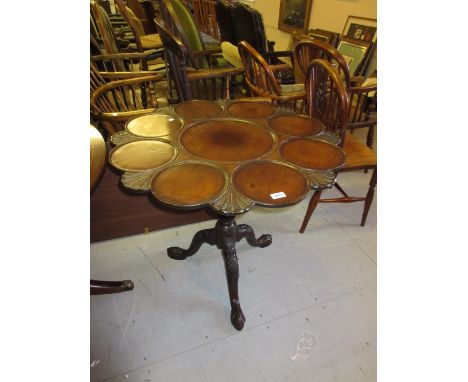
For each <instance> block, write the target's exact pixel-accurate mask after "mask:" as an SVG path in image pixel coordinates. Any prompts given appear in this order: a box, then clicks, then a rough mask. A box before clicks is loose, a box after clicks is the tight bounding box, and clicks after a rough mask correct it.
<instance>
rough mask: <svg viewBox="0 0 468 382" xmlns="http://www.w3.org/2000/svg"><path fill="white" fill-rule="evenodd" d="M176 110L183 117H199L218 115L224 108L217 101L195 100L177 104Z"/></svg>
mask: <svg viewBox="0 0 468 382" xmlns="http://www.w3.org/2000/svg"><path fill="white" fill-rule="evenodd" d="M174 111H175V112H176V113H177V114H179V115H180V116H181V117H184V118H190V119H198V118H213V117H216V116H218V115H220V114H221V113H222V112H223V108H222V107H221V105H219V104H217V103H215V102H211V101H204V100H193V101H192V102H182V103H179V104H177V105H175V106H174Z"/></svg>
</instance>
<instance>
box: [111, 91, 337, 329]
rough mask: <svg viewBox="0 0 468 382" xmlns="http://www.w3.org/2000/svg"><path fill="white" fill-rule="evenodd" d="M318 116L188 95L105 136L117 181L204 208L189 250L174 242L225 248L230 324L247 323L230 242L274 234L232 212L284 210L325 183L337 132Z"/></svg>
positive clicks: (182, 254)
mask: <svg viewBox="0 0 468 382" xmlns="http://www.w3.org/2000/svg"><path fill="white" fill-rule="evenodd" d="M325 130H326V129H325V126H324V125H323V124H322V123H321V122H320V121H318V120H315V119H311V118H308V117H306V116H302V115H298V114H294V113H292V112H288V111H285V110H282V109H276V108H274V107H273V106H271V105H270V104H269V103H267V102H264V101H252V100H248V101H245V100H240V101H202V100H193V101H187V102H183V103H180V104H177V105H175V106H171V107H168V108H164V109H161V110H159V111H158V112H157V113H154V114H148V115H145V116H140V117H138V118H135V119H133V120H131V121H129V122H128V123H127V125H126V127H125V130H124V131H121V132H118V133H116V134H114V135H113V136H112V137H111V138H110V139H111V142H112V143H113V144H114V145H115V148H114V149H112V151H111V152H110V153H109V161H110V163H111V164H112V165H113V166H114V167H115V168H117V169H119V170H121V171H122V172H123V174H122V177H121V183H122V184H123V185H124V186H125V187H127V188H130V189H132V190H137V191H146V192H151V193H152V194H153V195H154V196H155V197H156V198H157V199H158V200H159V201H161V202H162V203H164V204H166V205H168V206H171V207H173V208H201V207H206V206H209V207H211V208H212V209H213V210H214V211H216V213H217V214H218V221H217V223H216V226H215V227H214V228H212V229H204V230H201V231H199V232H197V233H196V234H195V236H194V237H193V240H192V242H191V244H190V247H189V248H188V249H182V248H179V247H171V248H168V249H167V253H168V255H169V257H171V258H172V259H176V260H183V259H185V258H187V257H188V256H192V255H194V254H195V253H196V252H197V251H198V249H199V248H200V247H201V245H202V244H203V243H207V244H210V245H216V246H217V247H218V248H219V249H220V250H221V253H222V256H223V259H224V264H225V269H226V277H227V283H228V290H229V298H230V303H231V322H232V324H233V326H234V327H235V328H236V329H237V330H241V329H242V328H243V327H244V322H245V316H244V314H243V312H242V309H241V306H240V302H239V293H238V278H239V266H238V260H237V255H236V249H235V247H236V243H237V242H238V241H240V240H241V239H243V238H245V239H246V240H247V242H248V243H249V244H250V245H252V246H254V247H262V248H263V247H267V246H269V245H270V244H271V240H272V239H271V235H269V234H265V235H261V236H260V237H258V238H256V237H255V234H254V231H253V229H252V228H251V227H250V226H249V225H247V224H236V221H235V216H236V215H239V214H242V213H245V212H247V211H249V210H250V209H251V208H253V207H254V206H255V205H259V206H264V207H284V206H289V205H292V204H294V203H298V202H299V201H301V200H302V199H304V198H305V197H306V196H307V195H308V194H309V192H310V191H311V190H315V189H318V188H327V187H331V186H332V185H333V183H334V181H335V178H336V172H335V170H336V169H338V168H340V167H341V166H343V164H344V159H345V156H344V153H343V151H342V150H341V149H340V148H339V147H337V146H336V144H337V143H338V140H337V137H335V136H333V135H331V134H328V133H326V132H325Z"/></svg>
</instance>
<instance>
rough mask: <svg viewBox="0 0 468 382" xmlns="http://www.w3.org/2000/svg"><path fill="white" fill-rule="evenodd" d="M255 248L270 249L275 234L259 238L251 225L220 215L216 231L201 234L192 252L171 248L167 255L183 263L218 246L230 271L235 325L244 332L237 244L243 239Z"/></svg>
mask: <svg viewBox="0 0 468 382" xmlns="http://www.w3.org/2000/svg"><path fill="white" fill-rule="evenodd" d="M244 238H245V239H246V240H247V242H248V243H249V244H250V245H251V246H253V247H261V248H264V247H267V246H268V245H270V244H271V235H268V234H266V235H261V236H260V237H259V238H258V239H256V238H255V233H254V231H253V229H252V228H251V227H250V226H249V225H247V224H239V225H237V224H236V221H235V220H234V217H232V216H220V217H219V219H218V221H217V222H216V226H215V228H212V229H204V230H201V231H199V232H197V233H196V234H195V236H194V238H193V240H192V243H191V244H190V247H189V248H188V249H182V248H179V247H171V248H168V249H167V254H168V255H169V257H171V258H172V259H176V260H183V259H185V258H187V257H188V256H192V255H194V254H195V253H196V252H197V251H198V250H199V249H200V247H201V246H202V244H203V243H207V244H210V245H216V247H218V248H219V249H220V250H221V253H222V255H223V260H224V267H225V269H226V279H227V284H228V291H229V301H230V303H231V323H232V325H233V326H234V327H235V328H236V329H237V330H242V328H243V327H244V323H245V316H244V313H243V312H242V309H241V306H240V302H239V290H238V281H239V264H238V260H237V254H236V243H237V242H238V241H240V240H242V239H244Z"/></svg>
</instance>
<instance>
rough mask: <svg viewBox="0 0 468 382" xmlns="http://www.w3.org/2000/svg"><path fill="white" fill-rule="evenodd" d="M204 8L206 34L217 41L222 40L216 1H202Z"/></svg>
mask: <svg viewBox="0 0 468 382" xmlns="http://www.w3.org/2000/svg"><path fill="white" fill-rule="evenodd" d="M201 2H202V7H203V19H204V22H203V23H204V25H205V29H206V30H205V33H207V34H208V35H210V36H211V37H213V38H214V39H215V40H217V41H219V40H220V33H219V26H218V20H217V19H216V1H213V0H201Z"/></svg>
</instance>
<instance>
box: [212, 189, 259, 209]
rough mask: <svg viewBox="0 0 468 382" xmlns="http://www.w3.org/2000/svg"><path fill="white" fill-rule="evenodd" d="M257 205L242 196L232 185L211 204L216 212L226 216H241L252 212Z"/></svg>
mask: <svg viewBox="0 0 468 382" xmlns="http://www.w3.org/2000/svg"><path fill="white" fill-rule="evenodd" d="M254 205H255V203H254V202H253V201H252V200H250V199H248V198H246V197H245V196H244V195H242V194H241V193H240V192H239V191H237V190H236V188H235V187H234V186H233V185H232V184H230V185H229V186H228V187H227V189H226V191H224V192H223V193H222V194H221V196H220V197H219V198H218V199H216V200H214V201H213V202H211V203H210V206H211V207H212V208H214V209H215V210H216V211H219V212H222V213H225V214H241V213H244V212H246V211H248V210H250V209H251V208H252V207H253V206H254Z"/></svg>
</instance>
